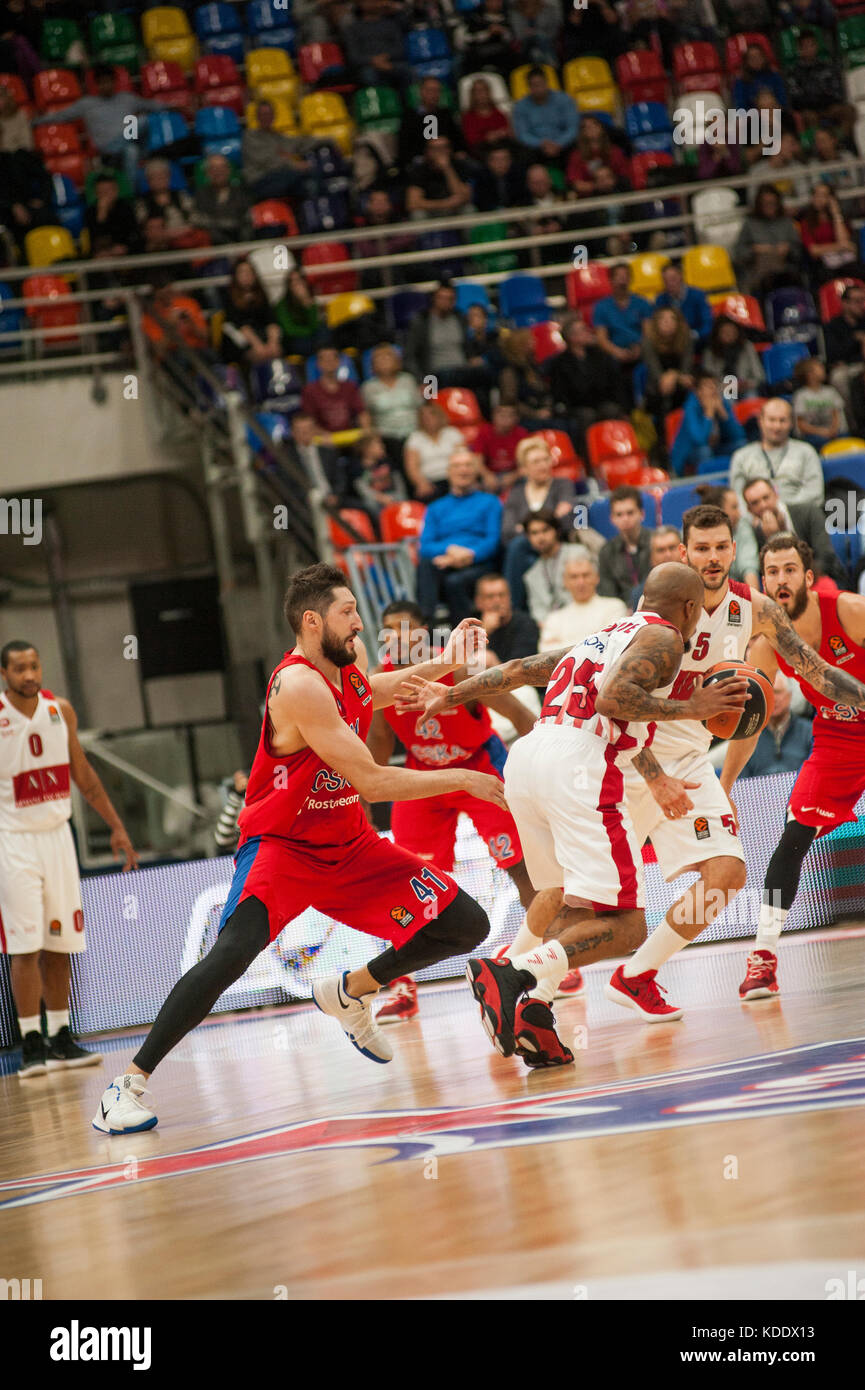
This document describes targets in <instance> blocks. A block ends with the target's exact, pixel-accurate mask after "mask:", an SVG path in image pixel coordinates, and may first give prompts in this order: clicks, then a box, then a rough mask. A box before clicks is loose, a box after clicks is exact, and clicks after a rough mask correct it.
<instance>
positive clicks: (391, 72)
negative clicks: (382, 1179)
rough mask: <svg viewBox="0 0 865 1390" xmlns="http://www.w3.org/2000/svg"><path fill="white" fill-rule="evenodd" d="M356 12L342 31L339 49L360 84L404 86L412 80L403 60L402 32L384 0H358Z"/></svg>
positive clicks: (407, 66)
mask: <svg viewBox="0 0 865 1390" xmlns="http://www.w3.org/2000/svg"><path fill="white" fill-rule="evenodd" d="M359 9H360V14H359V15H357V16H350V17H349V19H348V22H347V23H346V25H345V27H344V29H343V31H342V38H343V44H342V50H343V52H344V53H345V54H346V56H347V58H348V62H349V67H350V70H351V73H352V75H353V77H354V80H355V81H356V82H357V84H358V86H360V87H380V86H382V85H383V84H385V85H387V86H390V87H407V86H408V85H409V83H410V82H411V80H412V73H411V68H410V67H409V65H408V63H406V61H405V57H404V52H403V33H402V28H401V26H400V24H399V22H398V20H397V19H396V18H395V17H394V15H393V12H392V11H391V12H388V11H389V7H388V5H387V3H386V0H360V3H359Z"/></svg>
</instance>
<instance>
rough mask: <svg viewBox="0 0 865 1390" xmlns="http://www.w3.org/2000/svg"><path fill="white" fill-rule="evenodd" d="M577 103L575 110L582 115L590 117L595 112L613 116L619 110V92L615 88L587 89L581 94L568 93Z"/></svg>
mask: <svg viewBox="0 0 865 1390" xmlns="http://www.w3.org/2000/svg"><path fill="white" fill-rule="evenodd" d="M568 95H569V96H571V97H573V99H574V101H575V102H576V103H577V110H578V111H582V112H583V114H584V115H586V116H591V115H592V114H593V113H594V112H595V111H606V113H607V115H608V116H615V115H616V113H617V111H618V109H619V92H618V88H617V87H587V88H586V90H585V91H582V92H569V93H568Z"/></svg>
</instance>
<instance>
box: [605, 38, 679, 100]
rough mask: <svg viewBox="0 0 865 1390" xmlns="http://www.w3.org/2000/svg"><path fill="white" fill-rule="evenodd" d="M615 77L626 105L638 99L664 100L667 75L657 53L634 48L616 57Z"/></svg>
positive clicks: (666, 91)
mask: <svg viewBox="0 0 865 1390" xmlns="http://www.w3.org/2000/svg"><path fill="white" fill-rule="evenodd" d="M616 78H617V80H618V83H619V86H620V87H621V88H622V91H623V92H624V93H625V95H626V97H627V101H628V105H631V104H633V103H634V102H638V101H660V102H665V101H666V100H667V97H668V96H669V88H668V86H667V76H666V73H665V72H664V68H663V64H662V63H661V60H660V58H659V57H658V55H657V53H653V52H642V51H640V50H635V51H634V52H632V53H623V54H622V55H621V57H620V58H617V59H616Z"/></svg>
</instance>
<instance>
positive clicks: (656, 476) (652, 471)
mask: <svg viewBox="0 0 865 1390" xmlns="http://www.w3.org/2000/svg"><path fill="white" fill-rule="evenodd" d="M669 481H670V475H669V473H668V472H667V471H666V469H664V468H644V469H643V471H642V474H641V475H640V481H639V483H638V484H637V486H638V487H653V486H654V485H655V484H656V483H668V482H669ZM657 495H660V494H657Z"/></svg>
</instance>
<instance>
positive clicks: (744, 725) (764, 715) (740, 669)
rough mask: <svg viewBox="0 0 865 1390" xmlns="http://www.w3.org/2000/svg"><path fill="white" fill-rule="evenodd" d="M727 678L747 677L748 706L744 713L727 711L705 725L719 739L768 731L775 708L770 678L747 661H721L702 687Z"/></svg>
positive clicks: (713, 717)
mask: <svg viewBox="0 0 865 1390" xmlns="http://www.w3.org/2000/svg"><path fill="white" fill-rule="evenodd" d="M727 676H744V677H745V678H746V680H747V681H748V692H747V698H746V700H745V706H744V708H743V709H741V710H728V711H727V712H726V713H725V714H715V715H713V716H712V718H711V719H704V720H703V723H704V724H705V726H706V728H707V729H708V730H709V733H711V734H714V735H715V737H716V738H750V737H751V735H752V734H759V733H760V732H761V730H762V729H765V727H766V724H767V722H768V720H769V717H770V716H771V713H772V710H773V709H774V706H775V692H774V690H773V689H772V682H771V681H770V680H769V677H768V676H767V675H766V674H765V673H764V672H763V671H760V670H758V668H757V667H756V666H749V665H748V663H747V661H719V662H718V663H717V664H716V665H715V666H713V667H712V668H711V670H709V671H707V672H706V676H705V678H704V680H703V685H704V686H706V685H714V684H715V683H716V682H717V681H719V680H723V679H724V678H725V677H727Z"/></svg>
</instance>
